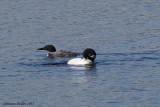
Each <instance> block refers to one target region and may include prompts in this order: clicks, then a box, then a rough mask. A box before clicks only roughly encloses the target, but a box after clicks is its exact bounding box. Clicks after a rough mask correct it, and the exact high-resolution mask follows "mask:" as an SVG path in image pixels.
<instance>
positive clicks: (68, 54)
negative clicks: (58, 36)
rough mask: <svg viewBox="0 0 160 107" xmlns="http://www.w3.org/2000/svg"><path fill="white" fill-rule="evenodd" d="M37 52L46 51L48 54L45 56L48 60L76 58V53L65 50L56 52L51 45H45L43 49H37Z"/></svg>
mask: <svg viewBox="0 0 160 107" xmlns="http://www.w3.org/2000/svg"><path fill="white" fill-rule="evenodd" d="M38 50H47V51H49V52H50V53H48V54H47V56H48V57H49V58H54V57H74V56H77V54H76V53H73V52H71V51H67V50H59V51H56V48H55V47H54V46H53V45H46V46H45V47H43V48H39V49H38Z"/></svg>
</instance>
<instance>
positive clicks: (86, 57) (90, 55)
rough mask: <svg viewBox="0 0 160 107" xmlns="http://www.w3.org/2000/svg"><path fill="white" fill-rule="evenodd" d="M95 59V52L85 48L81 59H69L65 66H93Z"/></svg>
mask: <svg viewBox="0 0 160 107" xmlns="http://www.w3.org/2000/svg"><path fill="white" fill-rule="evenodd" d="M95 58H96V52H95V51H94V50H93V49H91V48H87V49H85V50H84V52H83V57H82V58H74V59H71V60H69V61H68V62H67V64H69V65H91V64H93V62H94V60H95Z"/></svg>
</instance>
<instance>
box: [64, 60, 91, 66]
mask: <svg viewBox="0 0 160 107" xmlns="http://www.w3.org/2000/svg"><path fill="white" fill-rule="evenodd" d="M67 64H69V65H88V64H92V61H91V60H89V59H85V58H74V59H71V60H69V61H68V62H67Z"/></svg>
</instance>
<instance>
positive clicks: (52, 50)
mask: <svg viewBox="0 0 160 107" xmlns="http://www.w3.org/2000/svg"><path fill="white" fill-rule="evenodd" d="M38 50H47V51H49V52H56V48H55V47H54V46H53V45H46V46H45V47H43V48H38Z"/></svg>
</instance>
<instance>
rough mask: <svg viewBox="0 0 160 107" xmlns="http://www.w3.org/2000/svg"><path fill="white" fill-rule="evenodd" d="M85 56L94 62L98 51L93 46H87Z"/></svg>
mask: <svg viewBox="0 0 160 107" xmlns="http://www.w3.org/2000/svg"><path fill="white" fill-rule="evenodd" d="M83 58H86V59H90V60H91V61H92V62H94V60H95V58H96V52H95V51H94V50H93V49H91V48H87V49H85V50H84V52H83Z"/></svg>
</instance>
